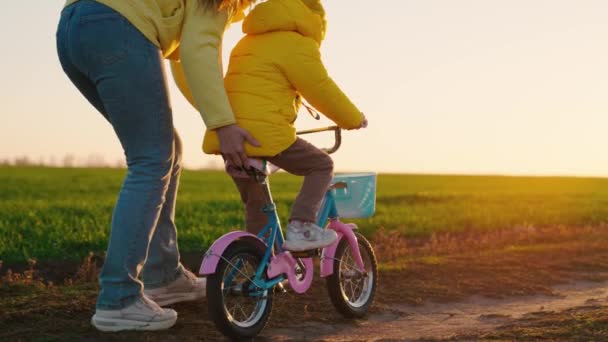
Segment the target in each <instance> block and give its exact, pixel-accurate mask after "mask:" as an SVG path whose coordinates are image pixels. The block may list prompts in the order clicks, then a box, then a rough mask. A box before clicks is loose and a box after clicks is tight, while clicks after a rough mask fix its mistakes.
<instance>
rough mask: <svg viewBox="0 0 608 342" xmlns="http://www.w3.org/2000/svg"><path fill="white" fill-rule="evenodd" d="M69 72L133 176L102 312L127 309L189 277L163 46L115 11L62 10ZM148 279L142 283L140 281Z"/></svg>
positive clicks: (62, 48)
mask: <svg viewBox="0 0 608 342" xmlns="http://www.w3.org/2000/svg"><path fill="white" fill-rule="evenodd" d="M57 51H58V55H59V60H60V62H61V66H62V67H63V70H64V71H65V73H66V74H67V76H68V77H69V78H70V80H71V81H72V83H74V85H75V86H76V88H78V90H79V91H80V92H81V93H82V95H84V97H85V98H86V99H87V100H88V101H89V102H90V103H91V104H92V105H93V106H94V107H95V108H96V109H97V110H98V111H99V112H100V113H101V114H102V115H103V116H104V117H105V119H106V120H107V121H108V122H109V123H110V124H111V125H112V127H113V128H114V131H115V132H116V135H117V136H118V139H119V141H120V144H121V145H122V148H123V150H124V153H125V156H126V160H127V165H128V172H127V176H126V178H125V180H124V183H123V185H122V188H121V190H120V193H119V195H118V200H117V202H116V207H115V208H114V213H113V215H112V230H111V234H110V242H109V245H108V250H107V254H106V259H105V263H104V266H103V269H102V271H101V275H100V279H99V282H100V285H101V292H100V294H99V297H98V300H97V308H98V309H105V310H116V309H121V308H124V307H126V306H128V305H130V304H131V303H133V302H134V301H135V300H137V299H138V298H140V297H141V296H142V290H143V287H144V283H145V287H146V288H154V287H160V286H164V285H166V284H167V283H170V282H171V281H173V280H175V279H176V278H177V277H179V276H180V275H181V273H182V272H183V267H182V265H181V263H180V261H179V252H178V247H177V234H176V229H175V221H174V218H175V200H176V195H177V188H178V183H179V176H180V173H181V154H182V147H181V142H180V139H179V137H178V136H177V133H176V132H175V129H174V127H173V117H172V111H171V106H170V103H169V96H168V90H167V84H166V76H165V71H164V67H163V60H162V56H161V53H160V51H159V49H158V48H157V47H156V46H155V45H154V44H152V43H151V42H150V41H149V40H147V39H146V38H145V37H144V36H143V35H142V34H141V33H140V32H139V31H138V30H137V28H135V27H134V26H133V25H131V23H129V22H128V21H127V20H126V19H125V18H124V17H123V16H122V15H120V14H119V13H117V12H115V11H114V10H112V9H110V8H109V7H106V6H104V5H101V4H99V3H97V2H94V1H90V0H82V1H79V2H77V3H76V4H74V5H71V6H69V7H67V8H65V9H64V10H63V12H62V13H61V20H60V22H59V27H58V30H57ZM140 276H141V278H142V279H143V283H142V281H140V280H139V278H140Z"/></svg>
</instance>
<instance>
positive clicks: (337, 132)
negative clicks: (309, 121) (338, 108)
mask: <svg viewBox="0 0 608 342" xmlns="http://www.w3.org/2000/svg"><path fill="white" fill-rule="evenodd" d="M328 131H334V139H335V140H334V141H335V142H334V146H332V147H331V148H322V149H321V150H323V151H325V153H327V154H332V153H334V152H336V151H337V150H338V149H339V148H340V145H341V144H342V130H341V129H340V127H338V126H329V127H321V128H314V129H308V130H305V131H299V132H296V134H297V135H304V134H312V133H320V132H328Z"/></svg>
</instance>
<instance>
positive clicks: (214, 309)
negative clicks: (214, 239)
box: [207, 241, 272, 340]
mask: <svg viewBox="0 0 608 342" xmlns="http://www.w3.org/2000/svg"><path fill="white" fill-rule="evenodd" d="M222 257H223V258H222V259H221V260H220V262H219V264H218V267H217V270H216V272H215V273H214V274H212V275H210V276H209V277H208V279H207V301H208V305H209V316H210V317H211V319H212V320H213V322H214V323H215V325H216V327H217V328H218V330H219V331H221V332H222V333H223V334H224V335H226V336H227V337H229V338H231V339H233V340H239V339H243V338H251V337H254V336H256V335H257V334H259V333H260V331H262V329H264V326H265V325H266V322H267V321H268V318H269V317H270V312H271V311H272V290H262V289H260V288H258V287H257V286H256V285H255V284H254V283H253V278H254V277H255V272H256V269H257V267H258V265H259V264H260V262H261V260H262V257H263V250H261V248H260V247H259V246H256V245H254V244H252V243H247V242H246V241H238V242H236V243H234V244H232V245H230V246H229V247H228V248H227V249H226V251H225V252H224V254H223V256H222Z"/></svg>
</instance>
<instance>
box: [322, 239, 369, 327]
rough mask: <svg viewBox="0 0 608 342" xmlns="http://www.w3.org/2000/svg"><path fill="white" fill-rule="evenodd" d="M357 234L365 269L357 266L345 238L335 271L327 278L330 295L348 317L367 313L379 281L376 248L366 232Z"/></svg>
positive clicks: (336, 258) (339, 251)
mask: <svg viewBox="0 0 608 342" xmlns="http://www.w3.org/2000/svg"><path fill="white" fill-rule="evenodd" d="M356 235H357V241H358V243H359V251H360V252H361V258H362V259H363V264H364V265H365V272H360V271H359V270H358V268H357V264H356V263H355V258H354V256H353V254H352V250H351V247H350V244H349V243H348V240H347V239H342V241H340V244H339V245H338V248H337V249H336V255H335V260H334V273H333V274H332V275H331V276H329V277H328V278H327V290H328V292H329V298H331V301H332V303H333V304H334V306H335V307H336V309H338V311H339V312H340V313H341V314H342V315H344V316H345V317H349V318H360V317H363V316H365V314H366V313H367V311H368V310H369V308H370V306H371V304H372V302H373V301H374V295H375V293H376V284H377V281H378V269H377V267H378V265H377V261H376V255H375V254H374V250H373V249H372V246H371V244H370V243H369V242H368V241H367V239H365V237H364V236H363V235H361V234H358V233H357V234H356Z"/></svg>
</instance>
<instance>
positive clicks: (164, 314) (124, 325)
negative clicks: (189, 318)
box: [91, 296, 177, 332]
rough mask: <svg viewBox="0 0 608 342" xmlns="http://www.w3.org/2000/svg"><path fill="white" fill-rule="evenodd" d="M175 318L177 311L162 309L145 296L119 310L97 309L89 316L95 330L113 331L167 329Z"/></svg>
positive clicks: (173, 322)
mask: <svg viewBox="0 0 608 342" xmlns="http://www.w3.org/2000/svg"><path fill="white" fill-rule="evenodd" d="M176 320H177V312H175V310H172V309H163V308H161V307H160V306H158V304H156V303H154V302H153V301H151V300H150V299H148V298H146V297H145V296H144V297H142V298H140V299H138V300H137V301H136V302H135V303H133V304H131V305H129V306H127V307H126V308H123V309H120V310H99V309H97V310H96V311H95V315H93V317H92V318H91V324H93V326H94V327H95V328H97V330H100V331H105V332H115V331H123V330H163V329H169V328H171V327H172V326H173V325H174V324H175V321H176Z"/></svg>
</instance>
